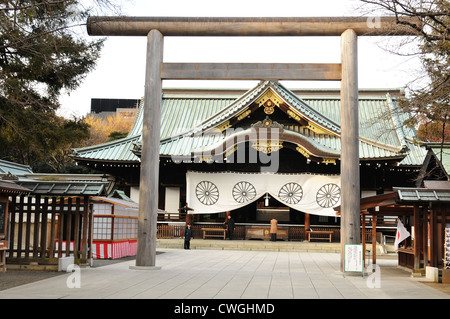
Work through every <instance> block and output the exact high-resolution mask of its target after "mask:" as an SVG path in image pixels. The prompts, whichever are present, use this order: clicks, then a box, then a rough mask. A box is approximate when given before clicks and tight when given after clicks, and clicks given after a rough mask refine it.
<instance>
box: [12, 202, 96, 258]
mask: <svg viewBox="0 0 450 319" xmlns="http://www.w3.org/2000/svg"><path fill="white" fill-rule="evenodd" d="M9 214H10V224H9V250H8V257H7V263H9V264H28V263H30V262H37V263H38V264H49V265H53V264H58V258H61V257H64V256H74V260H75V263H77V264H83V263H86V262H87V260H88V259H90V258H91V242H92V238H91V234H92V222H93V217H92V210H91V209H90V207H89V198H88V197H69V198H63V197H60V198H58V197H41V196H35V197H29V196H21V197H20V198H19V197H13V200H12V202H11V203H10V205H9Z"/></svg>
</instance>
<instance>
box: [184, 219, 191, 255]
mask: <svg viewBox="0 0 450 319" xmlns="http://www.w3.org/2000/svg"><path fill="white" fill-rule="evenodd" d="M191 238H193V236H192V228H191V224H187V226H186V228H185V229H184V249H191Z"/></svg>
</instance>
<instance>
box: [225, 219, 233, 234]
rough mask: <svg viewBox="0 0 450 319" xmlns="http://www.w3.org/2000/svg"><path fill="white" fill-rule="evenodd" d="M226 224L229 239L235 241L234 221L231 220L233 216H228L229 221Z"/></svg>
mask: <svg viewBox="0 0 450 319" xmlns="http://www.w3.org/2000/svg"><path fill="white" fill-rule="evenodd" d="M225 224H227V226H228V239H229V240H232V239H233V232H234V220H233V218H231V215H228V219H227V220H226V221H225Z"/></svg>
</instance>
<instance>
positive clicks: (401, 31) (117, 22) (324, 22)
mask: <svg viewBox="0 0 450 319" xmlns="http://www.w3.org/2000/svg"><path fill="white" fill-rule="evenodd" d="M401 21H402V23H398V22H397V19H396V18H395V17H386V16H385V17H272V18H270V17H262V18H257V17H237V18H231V17H128V16H93V17H89V18H88V20H87V31H88V34H89V35H98V36H147V34H148V33H149V32H150V30H153V29H156V30H159V31H160V32H161V33H162V34H163V35H164V36H340V35H341V34H342V33H343V32H344V31H345V30H347V29H352V30H354V31H355V32H356V34H357V35H358V36H395V35H401V36H405V35H416V34H415V33H414V31H413V29H412V28H410V27H407V26H406V25H405V24H415V25H417V26H419V27H420V26H421V22H420V21H419V20H418V19H414V18H402V20H401Z"/></svg>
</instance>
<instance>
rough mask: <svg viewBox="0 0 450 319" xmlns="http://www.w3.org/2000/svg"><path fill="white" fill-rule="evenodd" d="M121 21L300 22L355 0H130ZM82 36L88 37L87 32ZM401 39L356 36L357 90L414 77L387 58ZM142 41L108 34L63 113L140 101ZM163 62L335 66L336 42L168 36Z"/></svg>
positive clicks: (409, 68)
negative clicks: (104, 101) (97, 101)
mask: <svg viewBox="0 0 450 319" xmlns="http://www.w3.org/2000/svg"><path fill="white" fill-rule="evenodd" d="M123 3H124V6H123V7H122V14H123V15H126V16H171V17H177V16H193V17H214V16H216V17H239V16H240V17H289V16H290V17H303V16H305V17H306V16H359V15H362V10H359V9H358V7H359V6H360V5H361V2H360V1H357V0H314V1H311V0H276V1H275V0H227V1H212V0H189V1H187V0H164V1H161V0H133V1H123ZM84 33H85V35H86V37H88V35H87V32H86V31H85V30H84ZM400 39H401V38H385V37H359V38H358V80H359V87H360V88H399V87H405V86H406V84H407V83H408V82H409V81H411V80H413V79H414V77H415V76H414V72H415V71H416V70H417V69H418V66H419V62H418V59H417V58H411V57H402V56H398V55H395V54H392V53H388V52H387V51H386V50H385V48H386V47H387V46H389V44H391V45H394V44H393V42H397V41H400ZM145 54H146V37H108V38H107V40H106V42H105V46H104V48H103V50H102V54H101V58H100V59H99V61H98V64H97V67H96V69H95V70H94V71H93V72H91V73H90V74H89V75H88V76H87V77H86V79H85V81H84V82H83V84H82V85H81V86H80V87H79V88H78V89H77V90H76V91H73V92H71V94H70V96H68V95H64V96H63V97H62V98H61V99H60V101H61V104H62V107H61V109H60V114H61V115H64V116H77V117H80V116H84V115H86V114H87V113H89V111H90V105H91V98H126V99H140V98H141V97H142V96H143V95H144V77H145ZM164 62H262V63H264V62H266V63H282V62H285V63H339V62H340V37H216V38H213V37H165V39H164ZM282 83H283V84H284V85H286V86H287V87H288V88H303V87H304V88H306V87H308V88H311V87H314V88H323V87H332V88H339V87H340V82H286V81H283V82H282ZM256 84H257V82H253V81H164V82H163V87H231V88H242V87H244V88H249V89H250V88H252V87H253V86H254V85H256Z"/></svg>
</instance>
